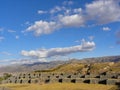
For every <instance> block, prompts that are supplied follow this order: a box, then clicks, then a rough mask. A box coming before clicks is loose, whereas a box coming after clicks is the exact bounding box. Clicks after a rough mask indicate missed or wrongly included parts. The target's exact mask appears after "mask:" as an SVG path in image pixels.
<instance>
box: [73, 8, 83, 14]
mask: <svg viewBox="0 0 120 90" xmlns="http://www.w3.org/2000/svg"><path fill="white" fill-rule="evenodd" d="M73 12H74V13H82V8H76V9H73Z"/></svg>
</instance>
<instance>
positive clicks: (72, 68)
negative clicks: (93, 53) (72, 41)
mask: <svg viewBox="0 0 120 90" xmlns="http://www.w3.org/2000/svg"><path fill="white" fill-rule="evenodd" d="M107 62H115V63H116V62H120V56H106V57H97V58H86V59H81V60H80V59H71V60H69V61H51V62H36V63H33V64H22V65H10V66H5V67H0V73H4V72H9V73H17V72H26V71H27V72H31V71H36V70H46V69H53V68H54V69H55V68H56V67H59V69H57V70H56V71H57V72H59V71H63V72H76V71H77V72H80V71H81V69H82V68H83V67H85V65H89V64H92V69H91V72H94V69H96V67H97V68H98V69H100V70H99V71H101V69H103V67H104V68H106V66H108V67H109V64H108V63H107ZM93 63H96V64H93ZM100 63H103V64H100ZM105 63H107V65H106V64H105ZM60 65H62V67H61V66H60ZM119 66H120V65H119V63H118V64H117V63H116V64H114V65H113V66H112V67H111V66H110V67H109V69H110V70H113V71H116V72H117V71H119V68H118V67H119ZM116 67H117V68H116ZM54 71H55V70H54ZM83 71H86V70H85V68H84V69H83Z"/></svg>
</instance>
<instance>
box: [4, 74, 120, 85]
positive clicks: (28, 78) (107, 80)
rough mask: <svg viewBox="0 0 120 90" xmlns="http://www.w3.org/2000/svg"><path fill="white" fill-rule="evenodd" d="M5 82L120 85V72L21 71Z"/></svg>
mask: <svg viewBox="0 0 120 90" xmlns="http://www.w3.org/2000/svg"><path fill="white" fill-rule="evenodd" d="M2 83H3V84H5V83H19V84H25V83H28V84H31V83H46V84H47V83H88V84H105V85H120V74H109V73H108V74H102V75H101V74H100V75H99V74H87V75H82V74H80V73H78V74H73V73H71V74H70V73H69V74H68V73H21V74H18V75H16V76H12V77H10V78H8V79H7V80H3V81H2Z"/></svg>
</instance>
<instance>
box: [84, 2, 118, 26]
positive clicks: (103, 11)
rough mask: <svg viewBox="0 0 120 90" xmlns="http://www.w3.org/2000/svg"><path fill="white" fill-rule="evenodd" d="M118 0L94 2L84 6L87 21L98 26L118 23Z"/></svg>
mask: <svg viewBox="0 0 120 90" xmlns="http://www.w3.org/2000/svg"><path fill="white" fill-rule="evenodd" d="M119 3H120V0H96V1H93V2H92V3H90V4H87V5H86V10H85V11H86V13H87V17H88V19H89V20H95V22H97V23H98V24H106V23H111V22H116V21H120V5H119Z"/></svg>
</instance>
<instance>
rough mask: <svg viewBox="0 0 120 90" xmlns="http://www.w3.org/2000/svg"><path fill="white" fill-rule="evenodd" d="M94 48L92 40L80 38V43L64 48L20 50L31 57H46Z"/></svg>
mask: <svg viewBox="0 0 120 90" xmlns="http://www.w3.org/2000/svg"><path fill="white" fill-rule="evenodd" d="M94 48H95V43H94V42H89V41H88V42H87V41H85V40H82V43H81V45H77V46H72V47H65V48H51V49H41V50H30V51H25V50H22V51H21V54H22V55H23V56H27V57H32V58H47V57H53V56H63V55H68V54H71V53H76V52H87V51H92V50H93V49H94Z"/></svg>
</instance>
